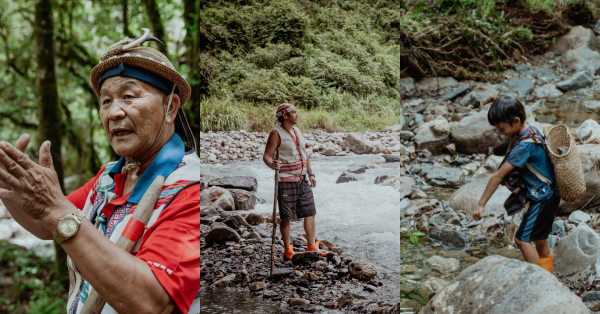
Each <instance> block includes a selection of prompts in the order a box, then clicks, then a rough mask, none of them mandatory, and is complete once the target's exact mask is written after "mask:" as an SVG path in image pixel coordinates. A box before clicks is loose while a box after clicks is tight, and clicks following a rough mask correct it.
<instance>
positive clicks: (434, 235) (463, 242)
mask: <svg viewBox="0 0 600 314" xmlns="http://www.w3.org/2000/svg"><path fill="white" fill-rule="evenodd" d="M429 238H430V239H432V240H437V242H439V243H441V244H442V245H444V246H446V247H450V248H454V249H457V250H464V249H466V248H468V247H469V246H470V245H471V238H469V236H467V235H466V234H464V233H462V232H460V231H457V230H451V229H442V228H437V229H434V230H433V231H431V232H430V233H429ZM434 242H436V241H434Z"/></svg>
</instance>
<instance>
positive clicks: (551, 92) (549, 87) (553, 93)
mask: <svg viewBox="0 0 600 314" xmlns="http://www.w3.org/2000/svg"><path fill="white" fill-rule="evenodd" d="M532 95H533V97H535V98H547V97H558V96H562V95H563V92H561V91H560V90H558V89H557V88H556V84H554V83H548V84H545V85H542V86H538V87H536V88H535V89H533V93H532Z"/></svg>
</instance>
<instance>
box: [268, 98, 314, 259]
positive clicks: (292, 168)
mask: <svg viewBox="0 0 600 314" xmlns="http://www.w3.org/2000/svg"><path fill="white" fill-rule="evenodd" d="M276 115H277V120H278V121H279V123H280V126H278V127H276V128H275V129H273V131H271V133H270V134H269V139H268V140H267V146H266V147H265V153H264V155H263V161H264V162H265V164H266V165H267V166H269V168H271V169H273V170H277V169H279V178H278V185H279V188H278V191H279V192H278V195H277V200H278V203H279V216H280V218H281V225H280V226H279V229H280V230H281V237H282V238H283V244H284V247H285V252H284V254H283V256H284V258H286V259H289V260H291V259H292V256H294V248H293V246H292V245H290V221H291V219H297V218H304V231H305V232H306V237H307V240H308V243H307V248H306V251H307V252H308V251H315V250H318V249H319V241H317V242H316V243H315V215H316V214H317V209H316V207H315V200H314V197H313V193H312V189H311V187H316V186H317V180H316V179H315V175H314V174H313V172H312V169H311V167H310V160H309V159H308V154H306V139H305V138H304V134H302V132H301V131H300V129H299V128H297V127H295V126H294V125H295V124H297V123H298V114H297V113H296V108H295V107H294V106H293V105H291V104H288V103H284V104H281V105H279V107H278V108H277V113H276ZM276 149H277V150H279V159H277V158H276V157H275V150H276ZM306 174H308V177H309V180H310V185H309V183H308V182H307V180H306ZM273 219H276V217H273Z"/></svg>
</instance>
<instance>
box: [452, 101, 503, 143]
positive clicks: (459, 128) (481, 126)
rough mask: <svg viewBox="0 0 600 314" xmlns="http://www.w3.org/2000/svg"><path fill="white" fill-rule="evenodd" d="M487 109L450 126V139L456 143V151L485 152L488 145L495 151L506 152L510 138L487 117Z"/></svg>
mask: <svg viewBox="0 0 600 314" xmlns="http://www.w3.org/2000/svg"><path fill="white" fill-rule="evenodd" d="M487 113H488V111H487V110H482V111H480V112H478V113H476V114H474V115H472V116H468V117H465V118H463V119H462V120H460V121H458V122H453V123H452V125H451V127H450V139H451V142H453V143H454V144H455V145H456V151H458V152H461V153H464V154H485V153H487V152H488V147H492V148H493V149H494V152H496V153H498V154H500V153H506V148H507V147H508V144H509V143H510V138H508V137H506V136H504V135H501V134H500V133H498V131H497V130H496V128H495V127H493V126H491V125H490V123H489V122H488V119H487Z"/></svg>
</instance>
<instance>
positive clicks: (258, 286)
mask: <svg viewBox="0 0 600 314" xmlns="http://www.w3.org/2000/svg"><path fill="white" fill-rule="evenodd" d="M266 287H267V286H266V285H265V283H264V282H262V281H257V282H253V283H251V284H249V285H248V288H250V291H260V290H264V289H265V288H266Z"/></svg>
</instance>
